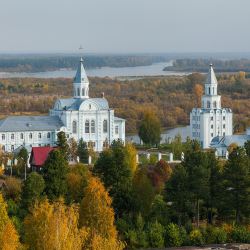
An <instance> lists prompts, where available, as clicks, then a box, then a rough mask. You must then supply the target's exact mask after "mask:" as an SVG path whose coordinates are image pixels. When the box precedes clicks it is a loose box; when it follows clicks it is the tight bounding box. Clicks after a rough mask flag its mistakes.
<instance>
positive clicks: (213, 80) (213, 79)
mask: <svg viewBox="0 0 250 250" xmlns="http://www.w3.org/2000/svg"><path fill="white" fill-rule="evenodd" d="M206 84H218V82H217V79H216V76H215V73H214V69H213V64H210V68H209V72H208V74H207V79H206Z"/></svg>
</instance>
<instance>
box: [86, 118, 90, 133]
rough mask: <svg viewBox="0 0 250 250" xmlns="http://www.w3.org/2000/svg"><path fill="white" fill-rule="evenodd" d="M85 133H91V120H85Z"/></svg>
mask: <svg viewBox="0 0 250 250" xmlns="http://www.w3.org/2000/svg"><path fill="white" fill-rule="evenodd" d="M85 133H89V120H86V121H85Z"/></svg>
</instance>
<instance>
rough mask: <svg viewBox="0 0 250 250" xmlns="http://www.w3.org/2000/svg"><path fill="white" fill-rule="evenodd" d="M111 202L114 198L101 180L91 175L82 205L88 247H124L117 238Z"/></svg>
mask: <svg viewBox="0 0 250 250" xmlns="http://www.w3.org/2000/svg"><path fill="white" fill-rule="evenodd" d="M111 203H112V199H111V198H110V197H109V195H108V192H107V191H106V190H105V188H104V186H103V184H102V183H101V181H100V180H99V179H98V178H95V177H91V178H90V180H89V182H88V186H87V187H86V190H85V196H84V198H83V200H82V203H81V206H80V226H82V227H85V228H88V230H89V239H88V242H89V243H88V246H87V248H89V249H93V250H98V249H105V250H106V249H117V250H121V249H123V248H124V245H123V243H122V242H120V241H119V240H118V239H117V231H116V228H115V225H114V211H113V208H112V207H111Z"/></svg>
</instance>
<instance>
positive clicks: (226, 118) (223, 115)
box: [190, 64, 233, 148]
mask: <svg viewBox="0 0 250 250" xmlns="http://www.w3.org/2000/svg"><path fill="white" fill-rule="evenodd" d="M217 87H218V82H217V79H216V76H215V73H214V70H213V65H212V64H210V67H209V72H208V75H207V79H206V82H205V91H204V92H205V93H204V95H203V96H202V98H201V103H202V106H201V108H193V110H192V112H191V113H190V129H191V137H192V139H194V140H197V141H199V142H200V144H201V146H202V148H209V147H210V143H211V141H212V139H213V138H214V137H216V136H221V137H224V136H228V135H232V134H233V113H232V110H231V109H230V108H222V107H221V96H220V95H218V93H217Z"/></svg>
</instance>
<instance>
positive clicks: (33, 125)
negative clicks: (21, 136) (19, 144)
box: [0, 116, 64, 132]
mask: <svg viewBox="0 0 250 250" xmlns="http://www.w3.org/2000/svg"><path fill="white" fill-rule="evenodd" d="M63 126H64V125H63V123H62V121H61V120H60V118H59V117H57V116H8V117H6V118H5V119H2V120H0V132H18V131H20V132H25V131H54V130H58V129H60V128H61V127H63Z"/></svg>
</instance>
